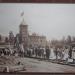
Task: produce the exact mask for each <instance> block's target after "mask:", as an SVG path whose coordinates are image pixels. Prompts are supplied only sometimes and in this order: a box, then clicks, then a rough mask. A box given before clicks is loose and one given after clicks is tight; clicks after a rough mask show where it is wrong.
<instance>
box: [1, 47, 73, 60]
mask: <svg viewBox="0 0 75 75" xmlns="http://www.w3.org/2000/svg"><path fill="white" fill-rule="evenodd" d="M72 50H74V48H73V49H72ZM72 50H70V49H69V48H68V47H67V48H66V47H64V48H53V47H51V48H49V47H46V48H44V47H36V48H35V47H33V48H29V47H28V48H25V49H24V50H23V48H21V49H19V50H17V49H13V50H10V49H9V48H6V49H1V50H0V56H1V55H14V56H15V55H17V56H21V57H25V56H27V57H35V58H44V59H50V58H52V57H53V58H52V59H61V60H65V59H67V58H69V57H71V56H70V54H71V52H70V51H72ZM54 57H55V58H54Z"/></svg>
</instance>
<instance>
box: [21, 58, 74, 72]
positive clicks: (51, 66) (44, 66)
mask: <svg viewBox="0 0 75 75" xmlns="http://www.w3.org/2000/svg"><path fill="white" fill-rule="evenodd" d="M20 61H21V62H22V63H23V64H24V66H25V69H26V71H20V72H57V73H58V72H59V73H61V72H64V73H66V72H75V67H72V66H68V65H61V64H55V63H51V62H48V61H41V60H38V59H32V58H21V59H20Z"/></svg>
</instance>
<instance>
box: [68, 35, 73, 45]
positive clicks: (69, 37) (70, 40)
mask: <svg viewBox="0 0 75 75" xmlns="http://www.w3.org/2000/svg"><path fill="white" fill-rule="evenodd" d="M71 42H72V39H71V36H70V35H68V36H67V44H70V43H71Z"/></svg>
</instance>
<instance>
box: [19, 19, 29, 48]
mask: <svg viewBox="0 0 75 75" xmlns="http://www.w3.org/2000/svg"><path fill="white" fill-rule="evenodd" d="M19 28H20V31H19V34H20V36H21V42H22V43H23V44H24V46H25V47H27V46H28V25H27V24H26V23H25V22H24V20H23V21H22V23H21V24H20V27H19Z"/></svg>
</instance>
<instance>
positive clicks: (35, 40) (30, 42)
mask: <svg viewBox="0 0 75 75" xmlns="http://www.w3.org/2000/svg"><path fill="white" fill-rule="evenodd" d="M20 35H21V39H22V43H24V45H25V46H26V47H27V46H28V47H39V46H41V47H45V46H46V37H45V36H39V35H37V34H36V33H33V34H32V35H30V34H29V32H28V25H27V24H25V22H24V21H23V22H22V23H21V24H20Z"/></svg>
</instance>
